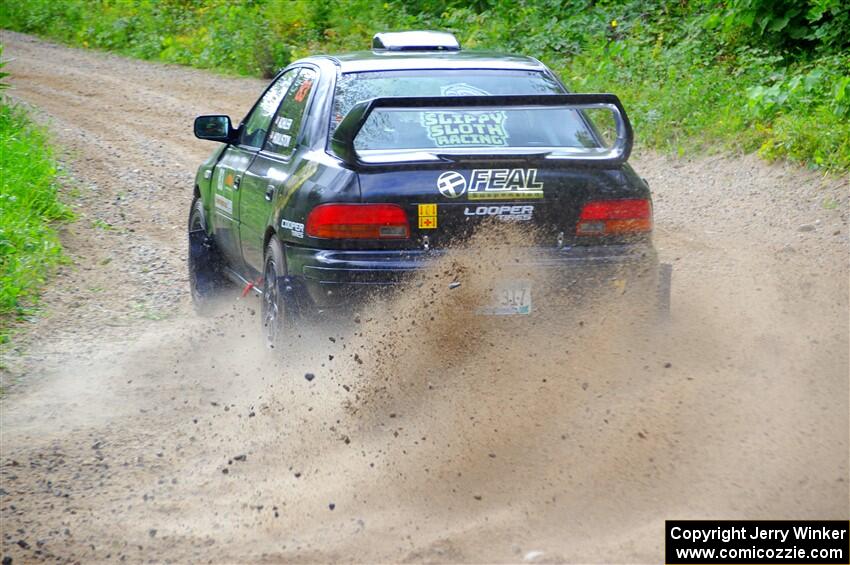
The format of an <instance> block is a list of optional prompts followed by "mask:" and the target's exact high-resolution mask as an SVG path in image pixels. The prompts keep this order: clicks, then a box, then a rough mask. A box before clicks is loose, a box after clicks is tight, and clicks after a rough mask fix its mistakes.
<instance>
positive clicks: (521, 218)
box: [463, 205, 534, 222]
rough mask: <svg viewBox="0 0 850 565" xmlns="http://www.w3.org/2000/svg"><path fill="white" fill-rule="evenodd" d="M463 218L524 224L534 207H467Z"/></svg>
mask: <svg viewBox="0 0 850 565" xmlns="http://www.w3.org/2000/svg"><path fill="white" fill-rule="evenodd" d="M463 215H464V216H492V217H494V218H497V219H499V220H502V221H506V222H526V221H528V220H530V219H531V218H532V216H533V215H534V206H531V205H525V206H475V207H472V206H467V207H465V208H464V209H463Z"/></svg>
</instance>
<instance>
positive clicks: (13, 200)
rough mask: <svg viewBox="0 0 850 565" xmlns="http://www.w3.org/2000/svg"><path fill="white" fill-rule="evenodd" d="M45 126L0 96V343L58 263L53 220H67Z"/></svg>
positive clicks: (59, 256)
mask: <svg viewBox="0 0 850 565" xmlns="http://www.w3.org/2000/svg"><path fill="white" fill-rule="evenodd" d="M59 182H60V181H59V178H58V173H57V169H56V162H55V160H54V157H53V149H52V148H51V146H50V143H49V140H48V137H47V134H46V132H45V130H44V129H43V128H41V127H39V126H37V125H36V124H34V123H33V122H32V120H31V119H30V117H29V116H28V115H27V112H26V110H25V109H24V108H22V107H20V106H18V105H15V104H12V103H10V102H9V101H8V100H7V99H5V98H2V99H0V344H2V343H5V342H7V341H8V340H9V334H10V328H11V326H12V324H13V323H14V322H16V321H19V320H21V319H22V318H24V317H25V316H26V315H27V314H29V313H31V312H32V310H33V308H34V307H35V306H36V305H37V303H38V297H39V290H40V288H41V286H42V285H43V284H44V282H45V279H46V277H47V276H48V275H49V273H50V272H51V270H52V269H53V268H54V267H55V266H56V265H57V264H59V263H60V262H62V261H63V256H62V247H61V245H60V243H59V238H58V236H57V234H56V230H55V228H54V226H55V222H59V221H67V220H70V219H72V217H73V216H72V213H71V211H70V209H69V208H68V207H66V206H65V205H63V204H62V203H61V202H60V200H59V196H58V188H59Z"/></svg>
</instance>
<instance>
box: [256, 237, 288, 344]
mask: <svg viewBox="0 0 850 565" xmlns="http://www.w3.org/2000/svg"><path fill="white" fill-rule="evenodd" d="M285 279H286V265H285V263H284V259H283V249H282V248H281V245H280V242H279V241H278V240H277V239H275V238H274V237H273V238H272V239H271V241H269V243H268V245H267V246H266V254H265V263H264V267H263V306H262V322H263V334H264V335H265V338H266V344H267V345H268V346H269V347H279V346H280V345H282V344H283V342H284V338H285V336H286V334H287V331H288V329H289V327H290V326H291V319H290V318H291V314H292V313H291V312H289V311H288V310H289V309H288V308H287V307H286V296H285V295H284V293H283V289H282V288H281V287H282V286H283V285H284V284H286V283H285Z"/></svg>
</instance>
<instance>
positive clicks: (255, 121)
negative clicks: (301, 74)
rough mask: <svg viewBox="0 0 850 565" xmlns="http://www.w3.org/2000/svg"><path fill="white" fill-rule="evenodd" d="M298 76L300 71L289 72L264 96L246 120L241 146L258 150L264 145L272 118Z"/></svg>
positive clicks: (240, 139)
mask: <svg viewBox="0 0 850 565" xmlns="http://www.w3.org/2000/svg"><path fill="white" fill-rule="evenodd" d="M297 74H298V69H292V70H290V71H287V72H286V73H284V74H283V76H281V77H280V78H279V79H277V82H275V83H274V84H273V85H272V86H271V87H270V88H269V89H268V90H267V91H266V93H265V94H263V97H262V98H260V101H259V102H258V103H257V105H256V106H255V107H254V110H253V111H252V112H251V114H250V115H248V117H247V118H245V123H244V124H243V125H242V133H241V134H240V136H239V144H240V145H247V146H249V147H257V148H259V147H260V146H262V145H263V140H264V139H265V138H266V132H267V131H269V124H270V123H271V121H272V116H274V113H275V111H276V110H277V107H278V105H279V104H280V101H281V99H282V98H283V95H284V94H286V91H287V90H289V87H290V85H292V81H293V80H295V76H296V75H297Z"/></svg>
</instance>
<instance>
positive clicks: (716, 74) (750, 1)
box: [0, 0, 850, 170]
mask: <svg viewBox="0 0 850 565" xmlns="http://www.w3.org/2000/svg"><path fill="white" fill-rule="evenodd" d="M0 26H2V27H9V28H13V29H17V30H20V31H27V32H32V33H38V34H42V35H48V36H51V37H55V38H58V39H62V40H65V41H68V42H70V43H73V44H76V45H83V46H85V47H97V48H104V49H110V50H115V51H119V52H122V53H126V54H129V55H133V56H137V57H142V58H147V59H159V60H162V61H169V62H176V63H182V64H187V65H193V66H198V67H207V68H215V69H219V70H224V71H229V72H235V73H241V74H249V75H263V76H269V75H271V74H272V73H273V72H274V71H275V70H277V69H278V68H279V67H282V66H283V65H285V64H286V63H288V62H289V61H290V60H292V59H295V58H299V57H303V56H306V55H309V54H312V53H317V52H336V51H349V50H356V49H364V48H367V47H368V45H369V41H370V39H371V36H372V34H373V33H375V32H376V31H383V30H400V29H444V30H449V31H452V32H454V33H455V34H456V35H458V37H459V39H460V40H461V42H462V44H463V45H464V46H465V47H466V48H481V49H498V50H504V51H511V52H518V53H523V54H528V55H532V56H534V57H538V58H540V59H542V60H543V61H545V62H546V63H547V64H549V65H550V66H552V67H553V68H554V69H556V70H557V71H558V72H559V74H561V76H562V77H563V78H564V79H565V81H566V82H567V85H568V86H569V87H570V88H571V89H573V90H578V91H590V90H596V91H611V92H615V93H617V94H619V95H620V96H621V97H622V98H623V99H624V101H625V102H626V106H627V108H628V110H629V113H630V116H631V117H632V119H633V121H634V122H635V125H636V131H637V136H638V140H639V142H640V143H642V144H645V145H648V146H651V147H657V148H667V149H669V150H672V151H675V152H677V153H682V152H685V151H692V150H696V149H699V148H701V147H706V146H707V145H708V144H712V145H716V144H718V143H719V144H721V146H724V147H729V148H733V149H740V150H748V151H759V152H760V154H761V155H763V156H764V157H765V158H769V159H777V158H788V159H792V160H795V161H799V162H801V163H804V164H809V165H811V166H815V167H821V168H825V169H831V170H848V169H850V155H848V150H847V147H848V144H850V141H848V125H847V124H848V122H850V119H848V117H850V116H848V107H850V55H848V53H850V5H848V3H847V2H846V0H726V1H723V0H692V1H691V2H683V1H681V0H620V1H615V0H385V1H380V0H379V1H375V0H345V1H342V2H340V1H338V0H290V1H284V0H28V1H27V2H17V3H11V4H10V5H8V6H6V9H5V11H0Z"/></svg>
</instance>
